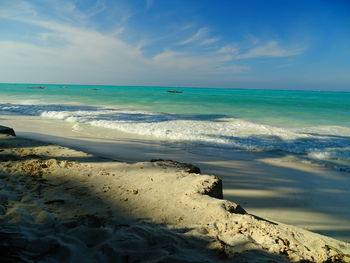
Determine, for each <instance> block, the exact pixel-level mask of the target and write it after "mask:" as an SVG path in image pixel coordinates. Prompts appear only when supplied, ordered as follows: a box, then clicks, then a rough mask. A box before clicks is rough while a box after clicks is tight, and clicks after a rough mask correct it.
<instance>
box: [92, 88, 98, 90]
mask: <svg viewBox="0 0 350 263" xmlns="http://www.w3.org/2000/svg"><path fill="white" fill-rule="evenodd" d="M91 90H100V89H98V88H91Z"/></svg>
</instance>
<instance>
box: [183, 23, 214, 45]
mask: <svg viewBox="0 0 350 263" xmlns="http://www.w3.org/2000/svg"><path fill="white" fill-rule="evenodd" d="M208 33H209V29H208V28H207V27H202V28H200V29H198V31H197V32H196V33H194V34H193V35H192V36H190V37H189V38H186V39H185V40H182V41H180V42H179V43H178V45H187V44H190V43H193V42H195V41H198V40H200V39H202V38H203V37H205V36H206V35H207V34H208Z"/></svg>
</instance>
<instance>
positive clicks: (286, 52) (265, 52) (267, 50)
mask: <svg viewBox="0 0 350 263" xmlns="http://www.w3.org/2000/svg"><path fill="white" fill-rule="evenodd" d="M303 51H304V48H290V49H287V48H283V47H281V46H280V45H279V44H278V42H276V41H269V42H267V43H266V44H264V45H261V46H257V47H254V48H252V49H250V50H248V51H247V52H246V53H243V54H239V55H237V56H236V57H235V59H250V58H264V57H265V58H279V57H290V56H295V55H299V54H301V53H302V52H303Z"/></svg>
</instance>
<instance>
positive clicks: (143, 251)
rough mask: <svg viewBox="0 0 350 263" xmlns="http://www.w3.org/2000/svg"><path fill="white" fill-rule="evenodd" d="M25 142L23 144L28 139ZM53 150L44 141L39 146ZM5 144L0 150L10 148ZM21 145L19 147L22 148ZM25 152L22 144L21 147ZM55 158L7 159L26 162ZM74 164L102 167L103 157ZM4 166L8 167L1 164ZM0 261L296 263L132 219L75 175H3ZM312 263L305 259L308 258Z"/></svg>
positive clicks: (140, 218)
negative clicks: (63, 176) (99, 164)
mask: <svg viewBox="0 0 350 263" xmlns="http://www.w3.org/2000/svg"><path fill="white" fill-rule="evenodd" d="M21 143H23V142H21ZM43 145H46V144H45V143H38V144H37V146H43ZM3 146H4V143H3V142H2V141H1V140H0V150H1V149H4V147H3ZM18 146H19V145H18ZM21 147H23V145H21ZM34 157H35V158H38V159H40V160H47V159H49V158H52V156H45V155H41V156H38V155H36V156H30V155H29V156H25V157H18V156H17V157H16V156H12V157H11V156H6V155H4V156H1V155H0V162H1V163H5V162H7V161H12V162H20V161H23V160H25V159H30V158H34ZM70 160H71V161H76V162H81V163H83V164H84V163H86V162H96V161H99V162H103V161H104V160H103V159H99V160H97V158H96V157H94V156H91V158H90V157H88V158H85V159H84V158H83V159H82V158H79V157H77V158H76V159H75V158H70ZM1 167H2V168H3V167H4V166H1ZM0 181H1V184H0V185H1V186H0V187H1V204H0V208H1V215H0V221H1V226H0V255H1V262H4V263H5V262H6V263H7V262H11V263H12V262H13V263H14V262H84V263H85V262H289V261H288V260H287V259H286V258H284V257H281V256H278V255H274V254H269V253H268V252H266V251H260V250H250V251H245V252H241V253H236V254H232V253H231V254H230V247H229V246H228V245H225V244H219V246H218V247H210V244H212V243H213V240H207V239H205V238H198V237H194V236H192V235H191V231H192V230H193V229H190V228H180V229H179V228H170V227H169V226H167V225H166V224H158V223H153V222H151V220H150V219H148V218H144V217H143V215H139V216H138V217H129V216H126V214H125V211H124V210H123V209H121V207H122V206H123V207H125V204H124V203H125V201H121V202H124V203H123V204H120V203H118V202H115V200H113V202H112V201H111V200H110V199H108V197H106V198H102V197H101V195H97V194H96V192H95V191H94V189H87V188H86V187H84V186H82V185H80V183H79V182H78V181H75V180H74V176H69V177H65V178H64V179H60V178H56V177H54V178H51V177H50V176H45V177H43V176H42V175H41V176H40V175H39V176H38V174H36V173H34V174H33V173H17V175H14V174H11V175H10V174H8V173H7V171H6V169H4V168H3V169H1V170H0ZM303 262H306V261H303Z"/></svg>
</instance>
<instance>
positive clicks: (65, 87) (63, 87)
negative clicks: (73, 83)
mask: <svg viewBox="0 0 350 263" xmlns="http://www.w3.org/2000/svg"><path fill="white" fill-rule="evenodd" d="M60 88H61V89H69V87H67V86H62V87H60Z"/></svg>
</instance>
